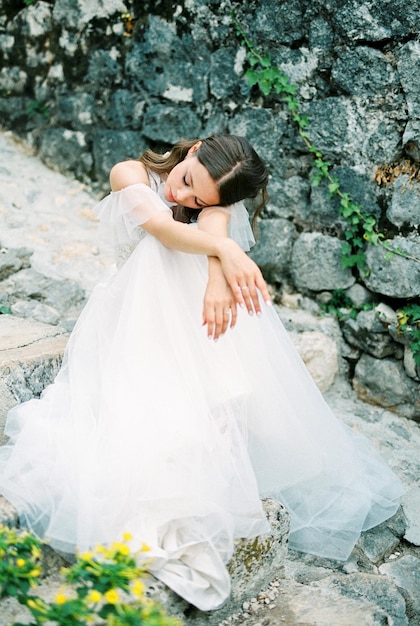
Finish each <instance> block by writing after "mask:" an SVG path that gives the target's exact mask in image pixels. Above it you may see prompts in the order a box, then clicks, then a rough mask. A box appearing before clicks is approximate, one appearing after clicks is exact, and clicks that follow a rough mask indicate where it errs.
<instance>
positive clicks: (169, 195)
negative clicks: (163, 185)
mask: <svg viewBox="0 0 420 626" xmlns="http://www.w3.org/2000/svg"><path fill="white" fill-rule="evenodd" d="M168 200H169V202H175V198H174V196H173V194H172V189H171V188H170V187H169V188H168Z"/></svg>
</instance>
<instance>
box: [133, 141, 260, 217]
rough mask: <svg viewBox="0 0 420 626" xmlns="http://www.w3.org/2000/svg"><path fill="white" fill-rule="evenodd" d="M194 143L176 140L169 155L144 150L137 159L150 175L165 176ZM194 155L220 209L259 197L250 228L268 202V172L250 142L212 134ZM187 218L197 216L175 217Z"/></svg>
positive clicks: (184, 209)
mask: <svg viewBox="0 0 420 626" xmlns="http://www.w3.org/2000/svg"><path fill="white" fill-rule="evenodd" d="M196 143H197V139H194V140H182V141H179V142H178V143H176V144H175V145H174V146H173V148H172V150H171V151H170V152H169V153H166V154H163V155H162V154H157V153H156V152H153V151H152V150H146V151H145V152H144V153H143V154H142V155H141V157H140V159H139V160H140V161H141V162H142V163H143V164H144V165H145V166H146V167H148V168H149V169H151V170H153V171H154V172H157V173H158V174H165V173H167V172H170V171H171V170H172V169H173V168H174V167H175V165H178V163H180V162H181V161H183V160H184V159H185V157H186V156H187V154H188V150H189V149H190V148H191V147H192V146H193V145H194V144H196ZM195 156H196V157H197V158H198V160H199V162H200V163H201V164H202V165H204V167H205V168H206V170H207V171H208V173H209V174H210V176H211V178H212V179H213V180H214V182H215V183H216V185H217V188H218V190H219V195H220V204H221V206H227V205H229V204H234V203H235V202H239V200H244V199H245V198H255V197H256V196H257V195H258V194H260V195H261V200H260V202H259V204H258V205H257V207H256V209H255V211H254V215H253V218H252V225H253V227H254V225H255V221H256V218H257V217H258V215H259V213H260V211H261V209H262V208H263V207H264V205H265V204H266V203H267V200H268V194H267V182H268V171H267V168H266V167H265V165H264V163H263V162H262V160H261V159H260V157H259V156H258V154H257V153H256V152H255V150H254V148H253V147H252V146H251V145H250V143H249V142H248V141H247V140H246V139H245V138H244V137H238V136H237V135H221V134H220V135H212V136H211V137H207V138H206V139H202V140H201V145H200V147H199V148H198V150H197V151H196V152H195ZM191 215H197V211H191V213H189V210H188V209H186V208H183V211H182V212H181V215H180V216H179V215H177V216H176V218H177V219H179V218H181V221H184V219H182V218H187V221H189V218H190V217H191Z"/></svg>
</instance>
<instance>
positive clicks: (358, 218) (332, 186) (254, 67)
mask: <svg viewBox="0 0 420 626" xmlns="http://www.w3.org/2000/svg"><path fill="white" fill-rule="evenodd" d="M232 19H233V22H234V25H235V28H236V32H237V35H238V36H239V37H240V41H241V44H242V45H243V46H244V47H245V49H246V54H247V60H248V63H249V66H250V67H249V68H248V69H247V70H246V72H245V77H246V79H247V81H248V83H249V85H250V86H254V85H257V86H258V88H259V89H260V91H261V92H262V93H263V95H264V96H268V95H270V94H271V93H272V92H274V93H275V94H277V95H279V96H282V97H283V100H284V101H285V103H286V106H287V109H288V111H289V113H290V115H291V118H292V120H293V122H294V123H295V124H296V126H297V129H298V133H299V135H300V137H301V139H302V140H303V142H304V144H305V145H306V147H307V149H308V152H310V154H312V155H313V157H314V159H313V166H314V169H315V172H314V174H312V176H311V182H312V185H314V186H317V185H319V184H320V182H321V181H322V180H326V182H327V185H328V192H329V196H330V198H332V197H334V196H337V197H338V198H339V201H340V202H339V207H340V208H339V210H340V214H341V215H342V217H343V218H344V220H345V224H346V225H345V228H344V231H343V235H344V241H343V245H342V265H343V267H357V268H359V269H360V270H361V271H363V272H366V271H367V268H366V251H365V244H366V242H370V243H372V244H373V245H378V244H380V245H382V246H383V247H384V248H385V249H386V250H387V251H388V252H389V254H390V255H393V254H398V255H400V256H403V257H405V258H408V259H411V260H413V261H416V262H418V263H420V259H417V258H416V257H413V256H410V255H408V254H406V253H405V252H404V251H403V250H401V249H399V248H394V247H392V246H391V245H390V244H389V243H388V242H386V241H384V239H385V236H384V235H383V233H380V232H378V230H377V224H376V219H375V217H374V216H373V215H371V214H370V213H367V212H365V211H363V209H362V207H361V206H360V205H359V204H357V203H355V202H354V201H353V199H352V198H351V196H350V194H349V193H347V192H343V191H342V189H341V186H340V181H339V180H338V178H336V177H333V176H331V173H330V167H331V163H330V162H328V161H327V160H326V158H325V156H324V155H323V153H322V152H321V150H319V149H318V148H317V147H316V146H315V145H314V144H313V143H312V142H311V141H310V139H309V135H308V133H307V128H308V126H309V120H308V117H307V116H306V115H302V114H301V113H300V104H299V99H298V98H297V96H296V85H293V84H291V83H290V81H289V78H288V77H287V75H286V74H283V73H282V72H281V71H280V69H279V68H278V67H275V66H273V64H272V62H271V58H270V55H269V54H261V53H259V52H258V51H257V50H256V49H255V47H254V44H253V43H252V42H251V40H250V39H249V38H248V37H247V35H246V33H245V32H244V30H243V28H242V27H241V26H240V24H239V23H238V21H237V20H236V18H235V15H234V13H233V14H232Z"/></svg>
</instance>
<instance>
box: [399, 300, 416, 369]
mask: <svg viewBox="0 0 420 626" xmlns="http://www.w3.org/2000/svg"><path fill="white" fill-rule="evenodd" d="M397 317H398V332H399V333H400V335H402V336H404V337H407V338H408V339H409V340H410V348H411V351H412V352H413V358H414V361H415V363H416V365H417V367H420V305H419V304H413V303H412V304H407V305H406V306H405V307H403V308H402V309H399V311H397Z"/></svg>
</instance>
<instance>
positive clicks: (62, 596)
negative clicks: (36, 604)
mask: <svg viewBox="0 0 420 626" xmlns="http://www.w3.org/2000/svg"><path fill="white" fill-rule="evenodd" d="M67 599H68V598H67V596H66V595H65V594H64V593H57V595H56V596H55V598H54V602H55V603H56V604H65V603H66V602H67Z"/></svg>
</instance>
